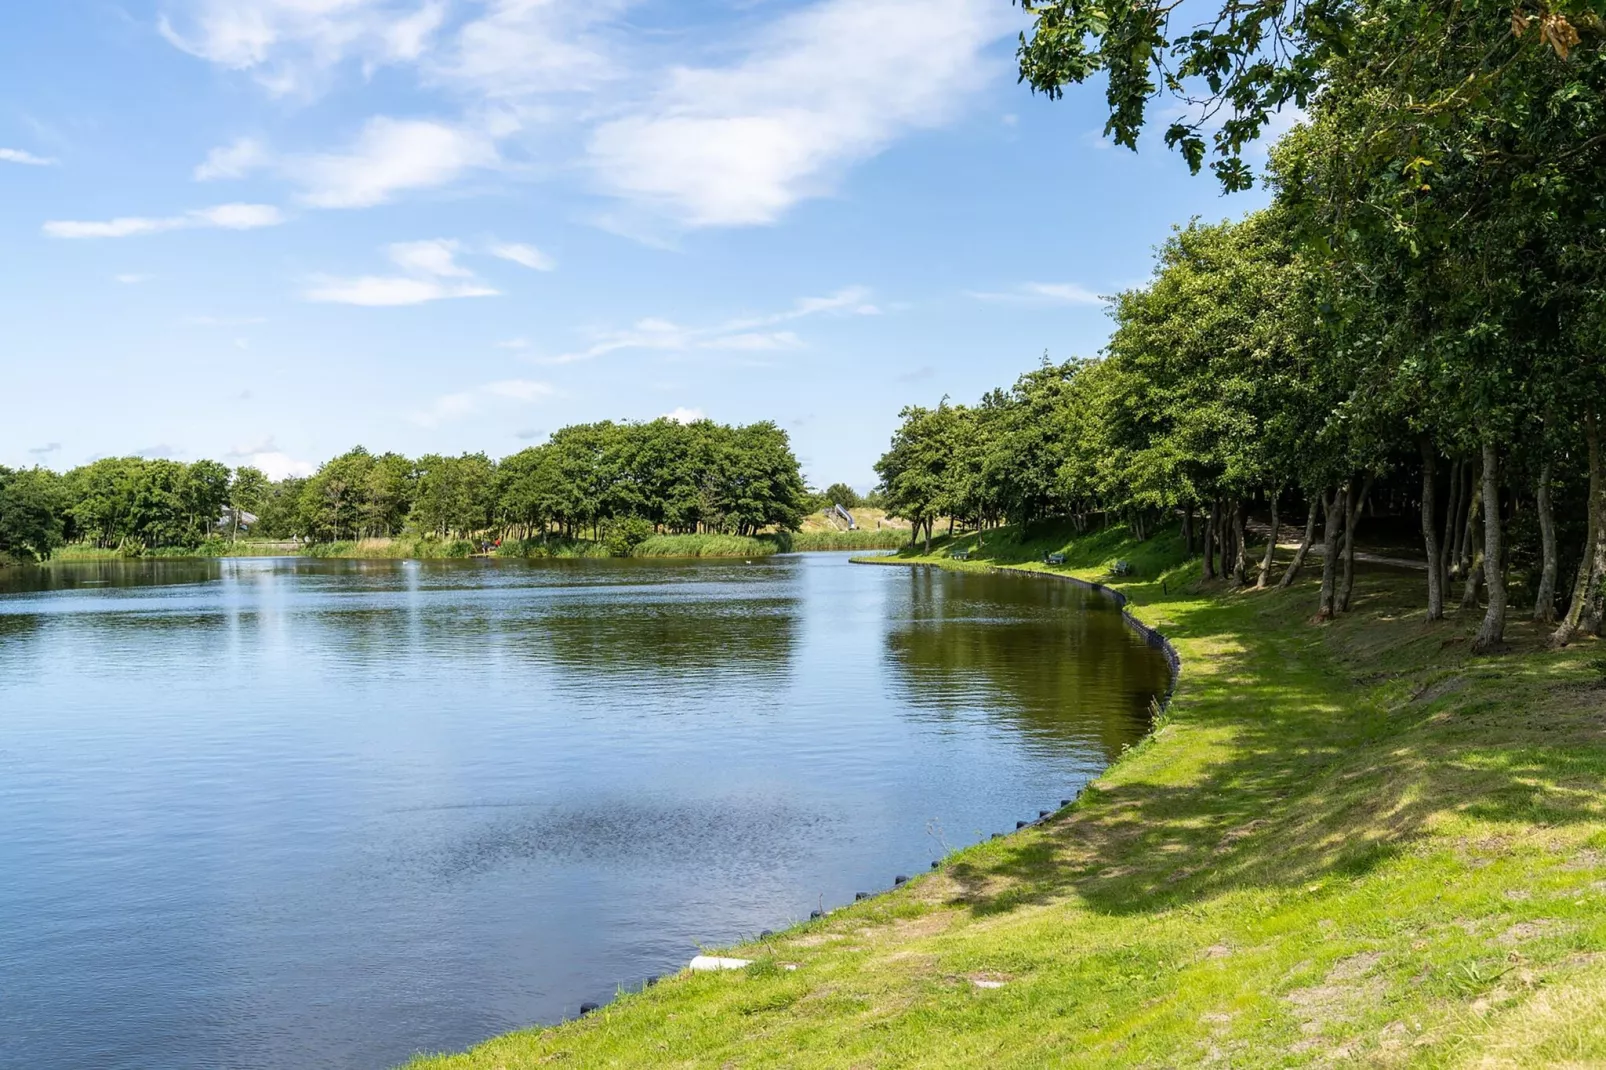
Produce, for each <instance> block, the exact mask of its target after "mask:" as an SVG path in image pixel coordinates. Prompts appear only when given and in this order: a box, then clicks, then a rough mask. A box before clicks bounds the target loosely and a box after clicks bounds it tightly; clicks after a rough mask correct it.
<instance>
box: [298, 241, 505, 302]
mask: <svg viewBox="0 0 1606 1070" xmlns="http://www.w3.org/2000/svg"><path fill="white" fill-rule="evenodd" d="M461 248H462V246H461V244H460V243H459V242H456V241H453V240H452V239H449V238H435V239H431V240H429V241H410V242H393V243H392V244H390V245H388V246H386V247H385V251H386V253H387V255H388V256H389V257H390V259H391V262H392V263H394V264H395V265H396V266H397V267H399V268H401V269H402V270H403V271H405V272H407V274H406V275H364V276H361V277H359V278H329V277H321V278H318V279H316V280H315V281H314V285H313V286H312V288H311V289H309V290H308V291H307V292H306V294H305V297H306V299H307V300H309V301H323V302H330V303H334V304H343V305H367V306H369V307H374V308H380V307H395V306H399V305H421V304H424V303H425V302H427V301H442V300H447V299H450V298H455V297H496V296H498V295H499V294H500V293H501V291H499V290H495V289H492V288H491V287H489V286H485V285H483V284H482V283H481V282H480V281H479V280H478V279H477V278H476V277H475V275H474V273H473V272H472V271H470V270H469V269H468V268H466V267H463V266H462V265H461V264H459V263H458V262H457V253H458V251H459V250H460V249H461ZM444 280H458V281H444Z"/></svg>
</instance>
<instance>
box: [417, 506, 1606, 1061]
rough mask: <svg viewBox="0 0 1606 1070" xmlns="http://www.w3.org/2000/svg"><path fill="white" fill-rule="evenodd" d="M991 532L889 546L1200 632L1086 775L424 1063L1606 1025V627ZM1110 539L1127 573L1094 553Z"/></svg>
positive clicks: (824, 1053) (1197, 1048) (1366, 1051)
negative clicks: (810, 916) (921, 546)
mask: <svg viewBox="0 0 1606 1070" xmlns="http://www.w3.org/2000/svg"><path fill="white" fill-rule="evenodd" d="M986 538H987V540H988V542H989V543H990V544H991V545H990V546H989V549H990V550H991V551H992V552H991V556H990V558H988V559H987V560H985V561H981V560H974V559H973V560H969V561H963V562H959V561H952V560H951V559H942V560H939V559H936V558H934V557H924V556H919V555H899V556H895V557H886V558H875V559H873V563H877V564H924V565H936V566H937V567H940V568H946V569H949V570H953V571H974V570H987V571H992V570H995V569H996V570H1002V571H1012V572H1027V573H1031V574H1033V575H1034V576H1047V577H1055V578H1060V579H1070V580H1072V581H1074V582H1077V583H1079V584H1080V585H1083V586H1085V587H1089V588H1093V587H1098V588H1102V589H1104V590H1107V591H1108V592H1109V593H1110V594H1111V595H1112V596H1116V597H1118V598H1119V599H1120V600H1121V601H1123V602H1124V604H1123V605H1122V607H1121V608H1122V611H1123V613H1124V614H1126V615H1128V616H1130V617H1131V619H1132V620H1133V622H1134V626H1135V627H1138V628H1140V629H1142V630H1143V633H1144V634H1145V635H1147V634H1149V633H1154V634H1156V635H1159V636H1160V637H1161V640H1162V641H1164V642H1165V643H1167V644H1168V645H1170V646H1171V647H1172V648H1173V649H1174V650H1175V651H1176V652H1177V657H1178V659H1179V660H1181V659H1186V660H1187V662H1188V664H1189V672H1188V673H1187V674H1185V675H1182V676H1181V677H1179V678H1176V679H1175V683H1174V687H1173V696H1172V701H1171V703H1170V704H1169V706H1168V707H1167V708H1166V709H1165V712H1164V714H1163V715H1162V716H1161V717H1159V718H1157V719H1156V722H1155V725H1154V727H1153V728H1152V729H1151V731H1150V732H1149V733H1148V734H1147V735H1145V736H1144V737H1143V739H1142V740H1141V741H1139V742H1138V743H1136V744H1134V745H1133V746H1132V747H1130V748H1128V749H1127V750H1126V751H1125V752H1124V753H1122V754H1121V755H1120V756H1119V757H1118V758H1117V759H1116V760H1115V761H1114V762H1112V763H1111V765H1110V766H1108V767H1107V768H1106V769H1105V770H1104V772H1102V773H1101V774H1099V775H1098V776H1097V777H1096V778H1095V779H1094V780H1093V781H1091V782H1090V783H1089V784H1088V785H1087V787H1086V789H1085V790H1084V791H1083V792H1082V794H1081V796H1080V797H1079V798H1078V799H1077V800H1076V801H1075V802H1074V803H1073V804H1072V805H1070V806H1068V807H1065V808H1063V809H1060V810H1057V811H1055V812H1053V813H1052V814H1050V815H1049V816H1047V817H1045V818H1043V819H1042V820H1040V821H1037V822H1033V823H1032V824H1030V825H1029V826H1027V827H1026V828H1024V829H1022V830H1021V831H1020V832H1019V833H1017V834H1010V835H1007V836H1003V837H1000V838H998V839H994V840H990V841H983V842H981V843H980V844H977V845H974V846H972V847H968V848H965V849H963V850H961V851H958V852H955V853H954V854H952V855H950V856H949V857H948V858H947V859H946V860H945V861H944V863H943V865H942V867H941V868H940V869H939V870H937V871H934V872H931V873H927V874H923V875H921V876H918V877H915V878H914V879H912V880H909V881H907V882H905V883H903V884H902V885H900V886H898V887H897V889H896V890H897V894H894V895H885V894H880V895H876V896H875V897H873V898H871V899H869V900H866V901H863V902H858V903H854V904H850V905H848V906H845V907H843V908H840V909H838V910H836V911H834V912H832V913H831V914H829V915H827V916H825V917H823V918H821V919H818V920H813V921H809V922H806V923H803V924H801V925H799V926H796V927H794V928H791V929H788V930H785V931H783V932H778V933H775V934H771V935H769V936H766V937H763V938H761V939H757V940H751V941H748V942H746V943H744V944H738V945H734V946H732V947H730V948H728V949H724V950H723V951H722V952H721V954H725V955H729V956H731V957H740V958H743V959H747V960H750V961H752V963H753V965H751V966H749V967H747V968H745V969H740V970H730V971H721V972H718V973H696V974H693V973H686V972H683V973H681V974H679V975H676V976H675V977H674V978H673V979H672V980H669V981H667V983H660V984H658V985H655V986H653V987H652V988H650V989H646V990H643V991H639V992H621V993H620V996H619V998H617V999H616V1000H614V1001H613V1002H611V1003H610V1004H608V1005H607V1006H605V1007H603V1008H601V1009H599V1010H597V1011H595V1012H594V1013H592V1014H590V1015H588V1016H586V1017H585V1018H584V1019H580V1020H571V1021H569V1022H566V1023H563V1024H561V1025H556V1026H550V1027H542V1028H534V1029H529V1030H524V1031H520V1032H514V1033H509V1034H505V1035H503V1036H501V1037H497V1038H494V1039H492V1040H489V1041H487V1042H485V1043H483V1044H481V1045H479V1046H477V1047H475V1048H473V1049H471V1050H470V1051H468V1052H465V1053H462V1054H459V1055H453V1056H442V1057H432V1058H420V1059H419V1060H417V1061H416V1062H415V1063H414V1064H410V1065H413V1066H415V1067H418V1068H426V1067H427V1068H431V1070H447V1068H451V1070H466V1068H476V1070H478V1068H483V1067H493V1066H494V1067H517V1066H534V1065H539V1064H541V1063H543V1062H544V1061H547V1060H550V1059H564V1058H568V1059H576V1060H579V1063H578V1064H579V1065H624V1066H648V1065H654V1066H655V1065H664V1064H666V1063H673V1064H675V1065H703V1064H705V1063H707V1064H712V1065H723V1064H724V1063H727V1062H732V1061H735V1062H736V1063H737V1064H738V1065H746V1064H747V1063H749V1062H753V1063H761V1064H765V1065H770V1064H777V1063H778V1064H783V1065H800V1066H801V1065H807V1066H821V1067H842V1068H846V1067H852V1066H862V1065H869V1064H874V1063H876V1062H877V1060H878V1059H886V1058H887V1057H888V1053H890V1052H901V1053H903V1056H904V1057H907V1058H919V1059H920V1060H921V1061H922V1062H923V1063H924V1064H926V1065H936V1066H956V1067H957V1066H964V1067H971V1066H978V1067H979V1066H987V1065H999V1060H1000V1059H1003V1060H1004V1061H1005V1063H1007V1064H1008V1065H1077V1066H1106V1065H1131V1064H1135V1063H1145V1064H1159V1065H1188V1064H1195V1063H1198V1062H1202V1061H1205V1060H1206V1059H1207V1058H1208V1057H1209V1053H1210V1052H1211V1051H1215V1052H1218V1053H1222V1055H1225V1056H1227V1057H1228V1058H1229V1061H1231V1062H1233V1063H1234V1065H1254V1066H1258V1065H1267V1066H1270V1065H1279V1066H1280V1065H1287V1064H1289V1063H1290V1062H1292V1063H1305V1062H1322V1061H1332V1060H1333V1059H1343V1058H1348V1059H1359V1060H1360V1061H1371V1062H1378V1061H1381V1062H1399V1061H1410V1060H1413V1059H1416V1060H1420V1059H1422V1058H1438V1061H1440V1062H1450V1061H1454V1062H1457V1063H1458V1064H1459V1063H1460V1062H1462V1061H1467V1062H1472V1061H1476V1059H1477V1057H1478V1056H1485V1057H1487V1058H1488V1059H1489V1060H1493V1062H1494V1063H1497V1064H1499V1065H1545V1064H1552V1063H1554V1062H1556V1061H1559V1060H1560V1059H1562V1058H1563V1057H1571V1058H1574V1059H1579V1058H1585V1059H1587V1058H1591V1057H1595V1056H1597V1055H1606V910H1603V909H1602V908H1606V797H1603V793H1602V792H1601V790H1600V787H1599V785H1600V783H1601V782H1602V779H1603V778H1606V734H1602V733H1601V732H1600V729H1599V701H1600V700H1599V699H1598V694H1599V693H1600V692H1599V690H1598V688H1599V687H1606V678H1602V683H1601V684H1599V685H1595V684H1591V683H1590V681H1591V680H1592V679H1595V678H1596V677H1597V676H1600V674H1601V673H1606V658H1601V657H1600V654H1601V649H1600V644H1599V643H1598V642H1593V641H1592V642H1590V643H1585V644H1580V645H1579V647H1577V648H1574V649H1570V650H1568V651H1563V652H1552V651H1546V650H1545V649H1544V647H1543V636H1542V634H1541V631H1542V629H1528V628H1526V627H1523V628H1519V629H1516V633H1515V634H1514V636H1513V641H1514V649H1513V652H1512V653H1509V654H1505V655H1502V656H1500V657H1499V658H1494V659H1490V658H1481V659H1474V658H1471V657H1469V656H1468V655H1467V654H1466V647H1467V644H1468V641H1469V637H1470V634H1471V632H1472V630H1473V629H1474V627H1475V624H1476V621H1475V620H1471V619H1469V615H1468V614H1461V615H1459V616H1458V617H1455V618H1452V619H1450V620H1447V621H1444V622H1437V623H1434V624H1428V623H1426V622H1423V621H1421V620H1420V614H1419V612H1418V611H1416V610H1415V609H1414V606H1415V603H1416V601H1417V600H1418V598H1419V597H1420V594H1419V592H1418V591H1417V589H1416V584H1415V583H1414V582H1412V577H1410V576H1409V575H1402V574H1400V573H1399V572H1397V571H1393V570H1385V569H1373V570H1362V571H1361V572H1360V573H1359V574H1358V576H1357V591H1356V594H1357V597H1356V602H1355V609H1354V611H1353V612H1352V613H1350V614H1348V615H1346V616H1345V617H1343V618H1341V619H1340V620H1338V621H1335V622H1332V623H1331V624H1327V625H1321V626H1315V625H1312V624H1311V623H1310V600H1311V597H1312V595H1313V579H1314V577H1307V579H1306V581H1304V582H1301V583H1298V584H1296V585H1295V586H1294V587H1293V588H1291V589H1287V590H1279V589H1270V590H1266V591H1236V590H1230V589H1227V588H1225V587H1223V586H1221V585H1218V584H1199V583H1197V582H1196V569H1195V568H1193V567H1192V566H1190V564H1188V563H1187V562H1186V561H1185V560H1183V557H1182V555H1181V554H1180V552H1177V545H1176V539H1175V537H1174V533H1173V535H1172V536H1166V535H1164V534H1162V535H1160V536H1157V537H1155V538H1152V539H1150V540H1149V541H1147V542H1145V543H1141V544H1140V543H1137V542H1135V541H1132V540H1129V539H1125V537H1124V535H1123V534H1122V533H1120V532H1118V531H1111V532H1100V533H1094V534H1091V535H1085V536H1072V535H1070V534H1069V533H1063V534H1061V535H1053V534H1052V533H1049V534H1043V533H1039V535H1038V536H1037V537H1036V538H1035V539H1025V538H1022V537H1018V536H1015V535H1013V534H998V533H994V532H988V533H986ZM1045 538H1060V539H1063V546H1064V548H1065V549H1067V550H1070V551H1072V552H1071V553H1070V554H1069V558H1070V562H1071V563H1070V564H1069V565H1068V566H1064V568H1065V571H1064V572H1061V571H1059V567H1060V566H1043V565H1041V564H1040V563H1039V562H1041V560H1042V557H1041V549H1042V545H1040V544H1042V543H1043V540H1044V539H1045ZM1167 539H1170V543H1169V544H1168V543H1167ZM957 541H958V540H956V542H957ZM950 548H951V547H950V546H943V547H941V548H940V550H939V552H942V553H944V554H946V553H947V552H948V551H949V550H950ZM1056 548H1058V547H1056ZM978 556H980V555H979V554H978ZM1120 559H1130V560H1131V561H1132V562H1133V563H1134V564H1135V566H1136V569H1137V572H1138V575H1137V576H1134V577H1132V578H1131V579H1126V578H1123V579H1122V580H1121V581H1120V582H1119V584H1116V585H1112V584H1105V583H1103V582H1101V581H1102V578H1103V577H1104V575H1105V574H1106V572H1107V570H1108V567H1109V565H1110V564H1111V562H1112V561H1113V560H1120ZM1194 564H1196V562H1195V563H1194ZM1134 595H1136V596H1139V597H1141V598H1142V605H1141V607H1140V606H1138V605H1137V604H1136V603H1135V602H1134V598H1133V596H1134ZM1529 631H1532V632H1533V634H1532V635H1529V634H1528V632H1529ZM1597 660H1599V661H1601V662H1602V663H1603V665H1602V667H1600V668H1594V667H1593V666H1594V665H1595V661H1597ZM1591 674H1594V675H1591ZM1591 688H1597V690H1593V691H1592V690H1590V689H1591ZM1581 689H1582V690H1581ZM1513 763H1515V764H1513ZM1519 769H1520V770H1521V772H1520V773H1519V771H1518V770H1519ZM1545 785H1554V786H1552V787H1546V786H1545ZM1569 785H1570V786H1569ZM1592 889H1594V890H1592ZM1519 954H1520V963H1519V964H1518V965H1517V966H1513V965H1512V963H1513V961H1514V960H1513V956H1514V955H1519ZM788 966H795V967H796V969H785V968H784V967H788ZM1514 970H1515V971H1517V972H1513V971H1514ZM1218 1057H1219V1056H1218Z"/></svg>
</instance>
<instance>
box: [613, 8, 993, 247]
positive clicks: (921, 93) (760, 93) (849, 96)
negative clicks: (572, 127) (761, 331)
mask: <svg viewBox="0 0 1606 1070" xmlns="http://www.w3.org/2000/svg"><path fill="white" fill-rule="evenodd" d="M1014 21H1015V20H1014V19H1013V18H1012V17H1011V16H1010V14H1009V12H1008V9H1007V8H1000V7H999V5H998V4H996V3H994V2H992V0H824V2H822V3H816V4H812V5H810V6H808V7H805V8H803V9H801V10H798V11H795V12H793V13H792V14H789V15H787V16H785V17H783V18H781V19H779V20H778V21H777V22H775V23H773V24H772V25H771V26H770V27H769V28H768V30H767V31H765V32H764V33H763V34H762V35H761V36H760V37H759V38H758V39H757V40H756V41H754V42H752V43H751V45H750V46H749V47H748V48H747V49H746V50H745V55H743V56H742V58H741V59H739V60H738V61H737V62H735V63H733V64H731V65H730V66H725V67H703V68H687V67H683V68H676V69H673V70H671V71H670V72H669V74H668V77H667V79H666V82H665V85H664V88H663V89H662V90H661V91H659V93H658V94H657V95H656V96H655V97H654V98H652V99H651V100H649V101H648V102H646V103H645V104H644V105H642V106H640V107H639V108H637V109H635V110H634V113H633V114H627V115H625V116H623V117H621V118H617V119H612V120H610V121H608V122H605V123H603V124H602V125H600V126H599V127H597V128H596V130H595V131H594V132H593V134H592V136H591V138H590V140H589V143H588V146H587V150H588V155H589V162H590V163H591V165H592V167H593V169H594V171H595V174H596V175H597V177H598V180H599V181H600V183H601V185H602V186H603V188H604V189H606V190H608V191H609V192H612V193H614V194H616V195H618V196H620V197H623V198H626V199H627V200H630V201H634V202H637V203H639V204H642V205H644V206H646V207H648V208H649V209H652V210H655V211H657V212H660V213H662V214H664V215H666V216H669V217H671V218H672V219H674V220H675V221H676V222H678V223H680V224H682V225H685V226H691V227H704V226H740V225H752V224H762V223H771V222H774V221H775V220H776V219H778V218H779V217H780V216H781V215H782V214H783V213H784V212H785V211H786V210H787V209H788V208H790V207H791V206H792V205H794V204H796V203H797V202H798V201H800V200H803V199H805V198H808V197H817V196H820V195H822V194H825V193H829V192H830V191H831V189H832V188H833V186H834V185H835V181H836V179H837V176H838V174H839V172H840V171H841V170H842V169H843V168H845V167H847V166H848V165H851V164H853V163H856V162H858V161H860V160H863V159H866V158H868V157H870V156H874V155H875V154H877V153H879V152H880V151H882V150H883V149H885V148H886V147H887V146H888V145H889V144H890V143H892V142H893V141H894V140H896V139H897V138H898V137H900V136H902V135H904V134H906V133H907V132H909V131H911V130H917V129H921V128H925V127H933V126H937V125H940V124H942V123H943V122H946V121H947V120H948V119H950V118H952V117H953V115H954V114H955V113H956V112H957V111H958V109H959V108H960V107H961V106H962V105H963V103H964V102H965V101H966V100H967V99H968V98H969V97H970V96H971V94H972V93H974V92H975V91H976V90H977V89H978V88H979V87H980V86H981V85H982V83H983V81H984V77H985V72H986V65H985V64H984V62H983V52H984V50H985V49H986V48H987V46H988V45H990V44H991V43H992V42H994V41H996V40H998V39H999V38H1001V37H1003V36H1005V35H1006V34H1008V33H1009V32H1010V30H1011V28H1012V26H1013V25H1014Z"/></svg>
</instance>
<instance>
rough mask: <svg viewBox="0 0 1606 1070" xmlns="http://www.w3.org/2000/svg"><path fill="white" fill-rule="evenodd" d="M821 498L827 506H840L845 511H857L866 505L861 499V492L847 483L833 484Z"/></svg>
mask: <svg viewBox="0 0 1606 1070" xmlns="http://www.w3.org/2000/svg"><path fill="white" fill-rule="evenodd" d="M821 497H823V498H824V499H825V501H826V504H828V505H840V506H841V507H842V508H844V509H857V508H858V507H859V506H861V505H863V504H864V501H863V499H861V498H860V497H859V492H858V491H856V490H854V489H853V488H852V487H850V486H848V485H847V484H846V483H832V484H831V485H830V486H829V487H826V488H825V492H824V493H823V494H822V495H821ZM811 511H812V510H811Z"/></svg>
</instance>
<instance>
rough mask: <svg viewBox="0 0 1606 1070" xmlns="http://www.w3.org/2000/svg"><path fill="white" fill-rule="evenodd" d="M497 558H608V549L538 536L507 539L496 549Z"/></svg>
mask: <svg viewBox="0 0 1606 1070" xmlns="http://www.w3.org/2000/svg"><path fill="white" fill-rule="evenodd" d="M496 556H497V557H529V558H576V557H608V556H610V555H609V553H608V548H607V547H606V546H603V545H602V544H601V543H600V542H593V541H592V540H590V539H568V538H563V537H561V536H538V537H536V538H533V539H508V540H507V541H505V542H503V543H502V545H501V546H498V547H497V548H496Z"/></svg>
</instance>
